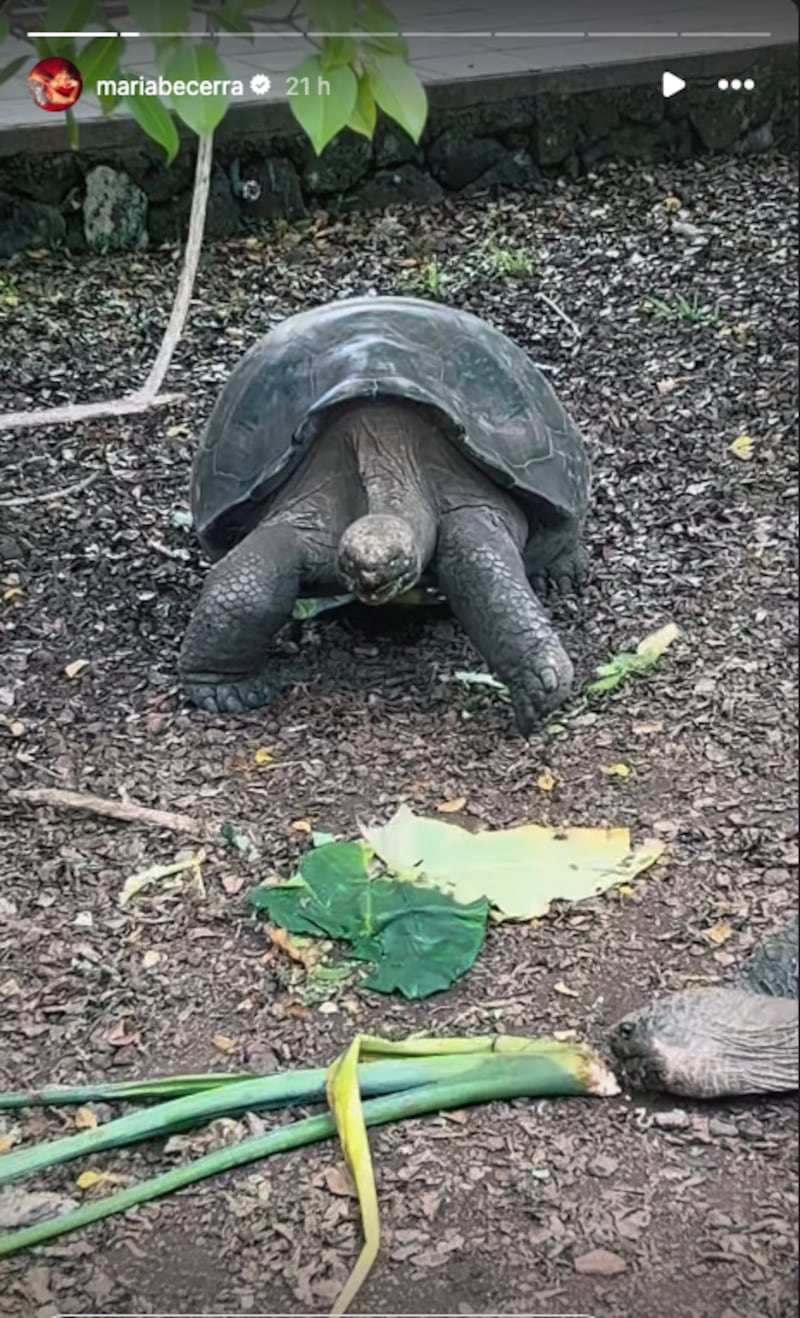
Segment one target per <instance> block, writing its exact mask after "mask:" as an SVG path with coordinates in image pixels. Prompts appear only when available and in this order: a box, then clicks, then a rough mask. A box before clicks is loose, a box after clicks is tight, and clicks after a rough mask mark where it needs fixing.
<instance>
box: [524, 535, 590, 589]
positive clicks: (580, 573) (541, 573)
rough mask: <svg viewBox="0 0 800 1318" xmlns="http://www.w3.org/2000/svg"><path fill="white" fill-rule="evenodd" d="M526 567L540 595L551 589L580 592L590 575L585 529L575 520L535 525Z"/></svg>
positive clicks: (526, 551)
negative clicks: (551, 524) (550, 524)
mask: <svg viewBox="0 0 800 1318" xmlns="http://www.w3.org/2000/svg"><path fill="white" fill-rule="evenodd" d="M525 568H526V571H527V573H528V577H529V579H530V582H531V585H532V586H533V589H534V590H535V591H536V594H537V595H539V596H540V597H541V596H543V595H546V594H547V593H548V592H551V591H553V592H556V593H558V594H559V595H571V594H575V595H577V594H579V593H580V591H581V590H582V589H583V587H584V586H585V585H586V582H587V581H588V578H589V556H588V554H587V553H586V550H585V549H584V547H583V543H582V540H581V528H580V526H579V525H578V524H577V523H576V522H573V521H569V522H566V523H561V524H560V525H558V526H540V527H532V528H531V533H530V539H529V540H528V544H527V547H526V549H525Z"/></svg>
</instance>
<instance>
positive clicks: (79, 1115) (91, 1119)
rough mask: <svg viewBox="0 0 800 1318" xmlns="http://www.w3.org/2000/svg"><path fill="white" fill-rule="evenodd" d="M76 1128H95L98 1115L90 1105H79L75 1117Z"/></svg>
mask: <svg viewBox="0 0 800 1318" xmlns="http://www.w3.org/2000/svg"><path fill="white" fill-rule="evenodd" d="M72 1120H73V1122H74V1124H75V1128H76V1130H94V1129H95V1127H96V1126H97V1117H96V1116H95V1114H94V1112H93V1111H92V1109H91V1108H90V1107H79V1108H78V1110H77V1111H76V1113H75V1116H74V1117H73V1119H72Z"/></svg>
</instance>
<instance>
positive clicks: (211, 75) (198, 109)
mask: <svg viewBox="0 0 800 1318" xmlns="http://www.w3.org/2000/svg"><path fill="white" fill-rule="evenodd" d="M164 76H165V77H166V78H169V79H170V80H171V81H172V82H173V83H175V82H183V83H190V82H192V81H194V82H197V83H202V82H214V81H216V80H224V79H226V78H227V77H228V75H227V73H226V71H225V65H224V64H223V62H222V60H221V59H220V57H219V55H218V54H217V52H216V50H215V49H214V47H213V46H211V45H210V44H209V43H208V42H207V41H192V42H188V41H187V42H182V43H181V44H180V46H179V47H178V49H177V50H176V51H175V53H174V54H173V55H172V57H171V58H170V59H169V61H168V62H167V64H166V66H165V68H164ZM169 102H170V105H171V106H172V107H173V109H174V110H175V112H176V113H177V114H178V115H179V116H180V118H181V119H182V120H183V122H184V123H185V124H186V125H187V127H189V128H191V129H192V131H193V132H195V133H197V135H198V137H205V136H207V135H208V134H209V133H213V131H214V129H215V128H216V127H217V125H218V124H219V123H221V121H222V120H223V119H224V117H225V111H226V110H227V108H228V97H227V95H226V94H225V93H224V92H221V91H220V92H217V93H215V94H214V93H208V94H206V93H204V94H203V95H202V96H200V95H194V96H190V95H188V94H185V95H176V94H175V93H174V92H173V93H172V95H171V96H170V98H169Z"/></svg>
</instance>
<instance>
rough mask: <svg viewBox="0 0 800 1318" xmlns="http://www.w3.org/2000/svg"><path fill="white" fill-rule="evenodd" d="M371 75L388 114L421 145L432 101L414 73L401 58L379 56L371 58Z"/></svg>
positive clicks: (373, 92)
mask: <svg viewBox="0 0 800 1318" xmlns="http://www.w3.org/2000/svg"><path fill="white" fill-rule="evenodd" d="M368 73H369V82H370V88H371V90H372V94H373V96H374V97H375V100H376V101H377V103H378V105H379V106H380V108H381V109H382V110H383V112H384V114H388V116H389V118H390V119H394V121H395V123H398V124H400V126H401V128H405V130H406V132H407V133H408V135H409V137H410V138H411V139H412V140H413V141H414V142H418V141H419V139H420V137H421V136H422V130H423V128H424V127H425V120H426V118H427V114H428V98H427V96H426V94H425V88H424V87H423V85H422V83H421V82H420V80H419V78H418V77H417V75H416V73H415V72H414V70H413V69H412V68H411V67H410V66H409V65H408V64H407V63H406V61H405V60H404V59H403V58H401V57H400V56H399V55H375V56H373V57H371V58H370V62H369V66H368Z"/></svg>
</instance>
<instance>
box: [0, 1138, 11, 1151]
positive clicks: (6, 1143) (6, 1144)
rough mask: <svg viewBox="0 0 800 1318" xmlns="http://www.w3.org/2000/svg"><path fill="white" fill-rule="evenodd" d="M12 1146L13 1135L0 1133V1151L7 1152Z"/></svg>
mask: <svg viewBox="0 0 800 1318" xmlns="http://www.w3.org/2000/svg"><path fill="white" fill-rule="evenodd" d="M13 1147H14V1136H13V1135H0V1153H8V1150H9V1149H12V1148H13Z"/></svg>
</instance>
